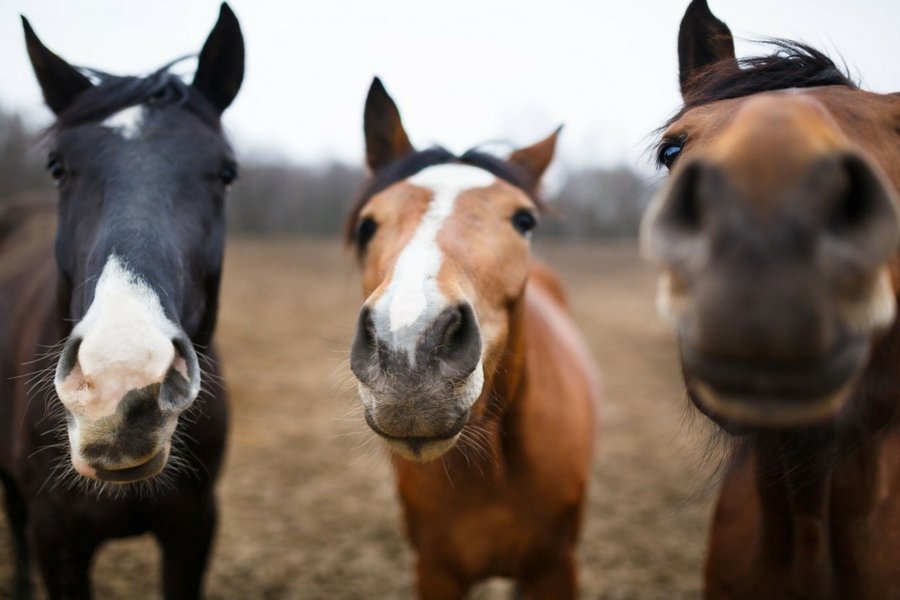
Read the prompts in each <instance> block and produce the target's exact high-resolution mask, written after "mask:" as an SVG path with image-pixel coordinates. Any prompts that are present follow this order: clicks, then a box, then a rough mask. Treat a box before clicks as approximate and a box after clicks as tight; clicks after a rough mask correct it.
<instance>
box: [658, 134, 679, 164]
mask: <svg viewBox="0 0 900 600" xmlns="http://www.w3.org/2000/svg"><path fill="white" fill-rule="evenodd" d="M683 149H684V138H679V139H677V140H663V141H662V142H661V143H660V144H659V150H658V151H657V153H656V160H657V162H659V164H661V165H663V166H665V167H666V168H667V169H671V168H672V165H674V164H675V160H676V159H677V158H678V156H679V155H680V154H681V151H682V150H683Z"/></svg>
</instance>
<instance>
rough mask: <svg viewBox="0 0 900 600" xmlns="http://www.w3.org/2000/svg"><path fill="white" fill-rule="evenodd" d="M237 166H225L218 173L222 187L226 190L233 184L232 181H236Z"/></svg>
mask: <svg viewBox="0 0 900 600" xmlns="http://www.w3.org/2000/svg"><path fill="white" fill-rule="evenodd" d="M237 176H238V172H237V165H225V166H224V167H222V170H221V171H219V179H220V180H221V181H222V185H224V186H225V187H226V188H227V187H229V186H231V184H232V183H234V180H235V179H237Z"/></svg>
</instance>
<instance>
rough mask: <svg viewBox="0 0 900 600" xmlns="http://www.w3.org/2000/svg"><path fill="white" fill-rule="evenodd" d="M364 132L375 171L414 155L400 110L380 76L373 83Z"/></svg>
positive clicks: (368, 153) (364, 122)
mask: <svg viewBox="0 0 900 600" xmlns="http://www.w3.org/2000/svg"><path fill="white" fill-rule="evenodd" d="M363 130H364V132H365V135H366V162H367V163H368V165H369V168H370V169H371V170H372V172H375V171H377V170H378V169H380V168H382V167H385V166H387V165H389V164H390V163H392V162H394V161H395V160H397V159H398V158H401V157H403V156H406V155H407V154H410V153H411V152H414V149H413V146H412V144H410V143H409V137H407V135H406V130H404V129H403V122H402V121H401V120H400V111H399V110H398V109H397V105H396V104H394V101H393V100H392V99H391V97H390V96H389V95H388V93H387V90H385V89H384V85H382V83H381V80H380V79H378V78H377V77H376V78H374V79H373V80H372V85H371V86H370V87H369V95H368V96H366V109H365V113H364V114H363Z"/></svg>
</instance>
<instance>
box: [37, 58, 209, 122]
mask: <svg viewBox="0 0 900 600" xmlns="http://www.w3.org/2000/svg"><path fill="white" fill-rule="evenodd" d="M186 58H190V57H182V58H179V59H176V60H174V61H172V62H170V63H168V64H166V65H164V66H162V67H160V68H159V69H157V70H156V71H154V72H153V73H150V74H149V75H146V76H143V77H135V76H120V75H111V74H109V73H104V72H103V71H98V70H96V69H90V68H86V67H80V68H79V70H80V71H82V72H83V73H85V75H86V76H88V78H89V79H91V80H92V81H93V82H95V85H93V86H92V87H90V88H88V89H87V90H85V91H84V92H82V93H81V94H79V95H78V96H77V97H76V98H75V101H74V102H72V104H71V105H70V106H68V107H67V108H66V109H65V110H63V111H62V112H61V113H59V114H58V115H57V118H56V123H55V124H54V126H53V129H54V130H60V129H64V128H67V127H75V126H78V125H84V124H86V123H91V122H95V121H102V120H103V119H106V118H107V117H109V116H110V115H113V114H115V113H117V112H118V111H120V110H123V109H126V108H129V107H131V106H136V105H138V104H144V103H146V102H151V103H160V104H179V105H182V106H184V107H185V108H186V109H188V110H190V111H191V112H193V113H194V114H196V115H197V116H198V117H199V118H200V119H201V120H202V121H203V122H204V123H206V124H207V125H208V126H210V127H212V128H214V129H218V128H219V127H220V125H219V115H218V113H217V112H216V111H215V110H214V109H213V107H212V105H210V103H209V102H207V101H206V99H205V98H203V97H202V96H201V95H200V94H199V93H196V92H194V91H192V89H191V86H190V85H189V84H187V83H185V82H184V81H183V80H182V79H181V77H179V76H178V75H175V74H174V73H172V72H171V68H172V67H173V66H175V65H176V64H178V63H179V62H181V61H182V60H185V59H186Z"/></svg>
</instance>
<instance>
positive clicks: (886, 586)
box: [643, 0, 900, 599]
mask: <svg viewBox="0 0 900 600" xmlns="http://www.w3.org/2000/svg"><path fill="white" fill-rule="evenodd" d="M773 43H774V44H775V46H776V49H777V52H776V54H774V55H772V56H767V57H761V58H755V59H750V60H745V61H737V60H736V59H735V55H734V45H733V41H732V37H731V33H730V32H729V30H728V28H727V27H726V26H725V24H724V23H722V22H720V21H719V20H718V19H716V18H715V17H714V16H713V15H712V13H711V12H710V11H709V8H708V6H707V5H706V2H705V0H694V1H693V2H692V3H691V5H690V6H689V8H688V10H687V13H686V14H685V16H684V20H683V21H682V24H681V31H680V34H679V58H680V70H681V90H682V95H683V98H684V107H683V108H682V110H681V111H680V112H679V113H678V114H677V115H676V116H675V118H673V119H672V120H671V121H670V122H669V124H668V126H667V128H666V129H665V132H664V133H663V134H662V141H661V143H660V146H659V158H660V162H661V163H663V164H664V165H665V166H667V167H669V168H670V169H671V178H670V181H669V184H668V186H667V187H666V189H665V190H664V192H663V193H662V194H661V195H660V196H659V197H658V199H657V200H656V203H655V205H654V206H653V207H652V209H651V211H650V212H649V213H648V215H647V218H646V221H645V223H644V229H643V243H644V247H645V250H646V251H647V252H648V254H649V255H650V256H651V257H652V258H653V259H654V260H655V261H657V262H658V263H659V264H660V265H661V266H662V268H663V271H664V272H663V276H662V279H661V281H660V296H659V307H660V309H661V311H662V313H663V314H664V315H665V316H666V317H667V318H668V319H669V320H670V321H671V322H672V324H673V325H674V326H675V328H676V330H677V332H678V338H679V343H680V347H681V362H682V366H683V371H684V376H685V382H686V384H687V389H688V393H689V396H690V398H691V400H692V401H693V403H694V404H695V405H696V406H697V407H698V408H699V409H700V410H701V411H702V412H703V413H705V414H706V415H707V416H708V417H709V418H711V419H712V420H713V421H715V422H716V423H718V424H719V425H720V426H722V427H723V428H724V429H725V430H726V431H728V432H729V433H731V434H733V436H734V440H735V444H734V445H735V450H734V452H733V456H732V460H731V463H730V468H729V469H728V470H727V471H726V474H725V478H724V481H723V483H722V489H721V496H720V498H719V503H718V506H717V508H716V511H715V516H714V519H713V523H712V530H711V533H710V538H709V554H708V558H707V564H706V595H707V597H709V598H834V599H837V598H867V599H873V598H875V599H877V598H898V597H900V429H898V427H897V423H898V421H897V417H898V415H900V372H898V371H900V326H898V324H897V322H896V320H895V313H896V305H897V297H898V293H897V290H898V283H900V280H898V276H900V271H898V266H900V264H898V239H900V237H898V212H897V203H898V190H900V95H898V94H874V93H870V92H865V91H863V90H860V89H859V88H858V87H857V86H856V85H854V84H853V83H852V82H851V81H849V80H848V79H847V77H846V76H845V75H844V74H843V73H841V72H840V70H839V69H837V68H836V67H835V65H834V63H833V62H832V61H831V60H829V59H828V58H827V57H825V56H823V55H822V54H820V53H819V52H817V51H815V50H813V49H812V48H809V47H807V46H803V45H800V44H796V43H792V42H773Z"/></svg>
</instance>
